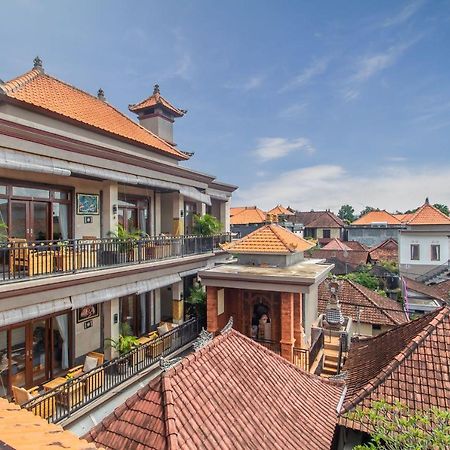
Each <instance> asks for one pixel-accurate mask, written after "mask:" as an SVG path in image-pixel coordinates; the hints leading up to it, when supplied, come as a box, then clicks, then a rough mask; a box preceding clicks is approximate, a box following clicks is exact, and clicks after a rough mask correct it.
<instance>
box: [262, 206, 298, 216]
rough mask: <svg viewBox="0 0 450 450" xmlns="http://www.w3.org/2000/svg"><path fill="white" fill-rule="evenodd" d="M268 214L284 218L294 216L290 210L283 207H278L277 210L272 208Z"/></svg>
mask: <svg viewBox="0 0 450 450" xmlns="http://www.w3.org/2000/svg"><path fill="white" fill-rule="evenodd" d="M268 214H276V215H283V216H292V215H294V213H293V212H292V211H290V210H289V209H287V208H285V207H284V206H282V205H277V206H275V208H272V209H271V210H270V211H268Z"/></svg>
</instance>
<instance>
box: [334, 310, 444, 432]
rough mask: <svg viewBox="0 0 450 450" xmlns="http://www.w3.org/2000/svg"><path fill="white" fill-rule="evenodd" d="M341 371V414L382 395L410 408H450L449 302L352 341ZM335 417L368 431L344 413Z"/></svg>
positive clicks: (368, 403) (389, 400)
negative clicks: (343, 382)
mask: <svg viewBox="0 0 450 450" xmlns="http://www.w3.org/2000/svg"><path fill="white" fill-rule="evenodd" d="M344 371H346V373H347V376H346V385H347V392H346V395H345V398H344V402H343V407H342V410H341V414H344V413H345V412H348V411H350V410H352V409H353V408H354V407H355V406H356V405H359V406H361V407H363V408H365V407H370V405H371V402H373V401H375V400H380V399H382V400H385V401H386V402H388V403H390V404H393V403H394V402H395V401H400V402H402V403H403V404H406V405H407V406H408V407H409V408H411V409H412V410H424V409H428V408H430V407H433V406H434V407H438V408H441V409H446V410H448V409H450V396H449V395H448V393H449V392H450V379H449V373H450V308H449V307H443V308H439V309H437V310H435V311H433V312H431V313H429V314H426V315H424V316H422V317H420V318H419V319H416V320H413V321H412V322H409V323H406V324H403V325H398V326H396V327H395V328H393V329H392V330H390V331H388V332H386V333H383V334H381V335H378V336H376V337H374V338H369V339H364V340H361V341H360V342H355V343H353V345H352V347H351V348H350V352H349V356H348V359H347V361H346V363H345V366H344ZM339 423H340V424H341V425H344V426H347V427H349V428H354V429H359V430H363V431H370V429H369V427H368V426H367V424H365V423H362V422H352V421H350V420H347V419H346V418H345V415H344V416H342V415H341V417H340V420H339Z"/></svg>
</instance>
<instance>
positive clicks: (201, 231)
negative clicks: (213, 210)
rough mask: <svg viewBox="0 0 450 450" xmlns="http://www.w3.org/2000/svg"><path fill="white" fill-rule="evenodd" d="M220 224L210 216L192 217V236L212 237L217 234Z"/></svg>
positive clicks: (220, 227)
mask: <svg viewBox="0 0 450 450" xmlns="http://www.w3.org/2000/svg"><path fill="white" fill-rule="evenodd" d="M221 229H222V224H221V223H220V222H219V221H218V220H217V219H216V218H215V217H214V216H212V215H211V214H205V215H203V216H197V215H195V216H194V234H196V235H198V236H213V235H214V234H219V233H220V230H221Z"/></svg>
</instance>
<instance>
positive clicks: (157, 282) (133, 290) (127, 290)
mask: <svg viewBox="0 0 450 450" xmlns="http://www.w3.org/2000/svg"><path fill="white" fill-rule="evenodd" d="M179 281H181V278H180V275H178V274H177V273H176V274H171V275H165V276H162V277H156V278H151V279H150V280H143V281H137V282H135V283H128V284H123V285H121V286H117V287H111V288H106V289H99V290H98V291H91V292H86V293H85V294H79V295H72V297H71V299H72V309H78V308H83V307H84V306H88V305H95V304H96V303H103V302H106V301H108V300H112V299H113V298H117V297H125V296H127V295H131V294H143V293H144V292H149V291H153V290H154V289H159V288H161V287H164V286H169V285H171V284H173V283H177V282H179Z"/></svg>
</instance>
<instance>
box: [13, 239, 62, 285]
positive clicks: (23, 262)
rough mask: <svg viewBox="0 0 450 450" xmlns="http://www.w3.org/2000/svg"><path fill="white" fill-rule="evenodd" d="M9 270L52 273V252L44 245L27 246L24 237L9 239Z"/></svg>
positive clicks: (37, 273)
mask: <svg viewBox="0 0 450 450" xmlns="http://www.w3.org/2000/svg"><path fill="white" fill-rule="evenodd" d="M9 243H10V244H11V245H10V247H9V270H10V272H11V273H13V274H15V273H24V274H27V275H28V276H30V277H32V276H33V275H43V274H46V273H52V272H53V268H54V261H53V259H54V254H55V252H54V251H52V250H46V246H44V245H43V246H39V245H38V246H29V245H28V242H27V240H26V239H14V238H11V239H9ZM40 247H41V248H40Z"/></svg>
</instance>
